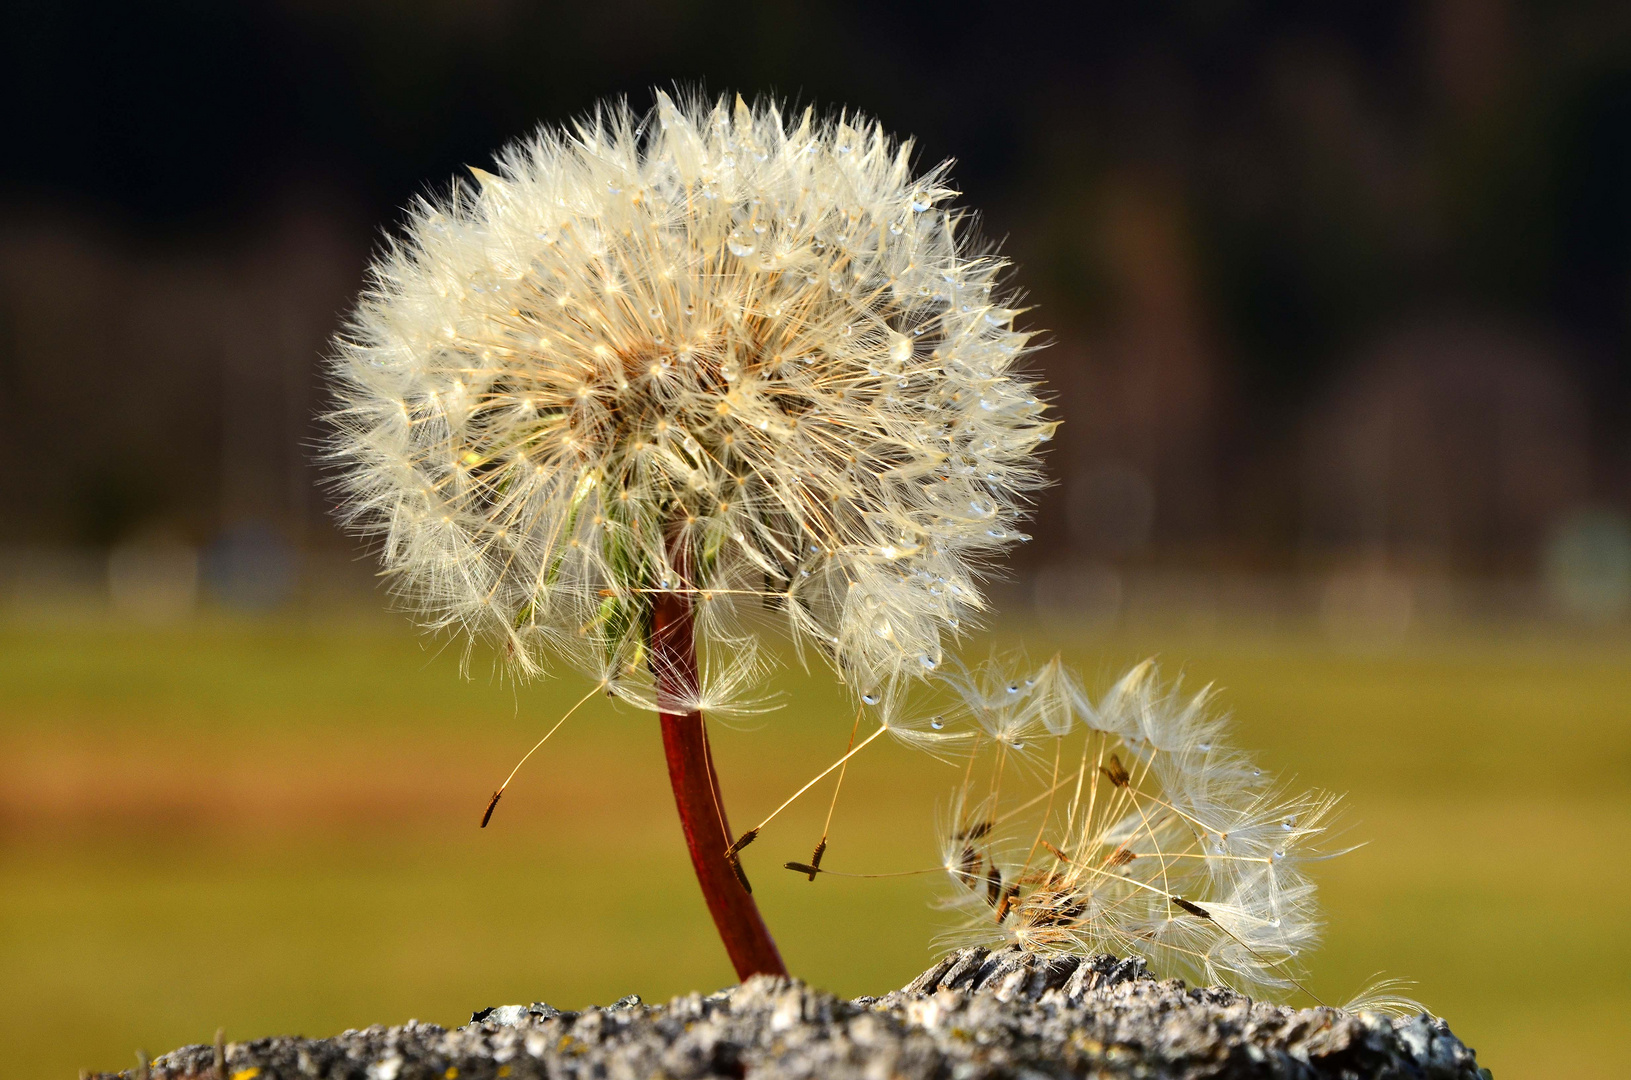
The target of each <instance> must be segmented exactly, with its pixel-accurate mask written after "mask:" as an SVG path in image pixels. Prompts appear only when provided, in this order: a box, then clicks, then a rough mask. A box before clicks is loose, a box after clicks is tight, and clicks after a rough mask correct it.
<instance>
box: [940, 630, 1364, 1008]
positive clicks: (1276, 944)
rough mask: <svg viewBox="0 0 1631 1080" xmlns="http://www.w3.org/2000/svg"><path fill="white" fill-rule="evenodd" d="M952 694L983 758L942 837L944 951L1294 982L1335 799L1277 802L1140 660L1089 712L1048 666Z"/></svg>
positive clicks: (987, 673)
mask: <svg viewBox="0 0 1631 1080" xmlns="http://www.w3.org/2000/svg"><path fill="white" fill-rule="evenodd" d="M1010 687H1012V688H1013V689H1012V690H1010ZM959 689H960V692H961V694H962V696H963V698H964V699H965V701H966V702H967V703H968V704H967V708H968V711H969V713H970V714H971V715H972V717H973V718H974V720H975V722H976V723H977V724H978V726H979V727H980V728H981V729H982V732H983V734H984V740H983V741H984V745H985V746H986V748H987V749H986V750H985V751H984V752H983V757H984V758H986V759H990V760H987V761H985V763H984V766H983V767H982V768H975V765H976V764H978V762H973V763H970V765H969V767H968V770H967V773H966V777H967V778H966V779H965V781H964V783H963V785H962V787H960V788H959V789H958V790H957V792H956V793H955V795H954V797H953V800H952V803H951V809H950V813H949V814H948V815H946V816H945V818H944V820H943V821H942V823H941V844H942V849H941V856H942V859H943V865H944V867H945V870H946V873H947V874H948V876H949V877H950V878H951V880H952V882H953V889H952V893H951V895H950V896H949V897H948V906H950V907H954V908H956V909H958V910H960V911H961V912H963V914H964V922H963V926H962V929H961V930H959V931H957V932H955V933H954V934H953V935H951V938H952V939H954V940H957V941H960V942H969V941H976V942H977V941H993V942H994V941H1004V942H1009V943H1013V944H1017V945H1019V946H1021V947H1022V948H1024V949H1026V950H1028V951H1031V952H1035V953H1038V954H1042V955H1057V954H1063V953H1080V954H1091V953H1098V952H1109V953H1113V954H1116V955H1122V956H1125V955H1128V954H1138V955H1142V956H1144V957H1146V958H1147V959H1149V960H1150V962H1151V963H1152V965H1153V966H1155V967H1156V968H1157V969H1158V970H1160V971H1162V972H1163V973H1164V974H1167V975H1179V974H1188V975H1190V976H1192V977H1197V978H1200V979H1204V980H1205V981H1207V982H1211V983H1223V984H1227V985H1232V986H1235V987H1236V988H1239V989H1259V988H1264V987H1284V986H1287V985H1292V984H1293V983H1294V982H1295V980H1296V979H1297V977H1298V974H1299V973H1300V971H1301V970H1302V968H1301V962H1300V959H1299V958H1300V956H1301V955H1302V954H1303V953H1304V952H1306V950H1307V949H1309V948H1310V947H1311V946H1312V945H1313V944H1315V943H1316V942H1317V940H1318V936H1319V930H1320V921H1319V917H1318V911H1317V909H1316V906H1315V903H1314V886H1313V883H1312V882H1311V881H1310V880H1309V878H1308V877H1307V874H1306V872H1305V868H1306V864H1307V862H1308V861H1309V859H1310V858H1316V857H1322V852H1321V851H1320V843H1321V841H1322V839H1323V838H1324V836H1325V834H1326V832H1327V830H1328V828H1329V818H1330V815H1331V811H1332V809H1333V807H1334V805H1335V800H1334V799H1333V798H1331V797H1329V796H1326V795H1323V794H1319V793H1310V794H1301V795H1296V794H1289V793H1287V792H1286V791H1284V790H1282V789H1279V788H1276V787H1274V786H1273V784H1272V782H1271V781H1270V780H1269V779H1267V778H1265V777H1264V775H1263V774H1262V772H1261V770H1258V769H1256V768H1255V767H1254V766H1253V765H1252V764H1251V761H1250V759H1249V758H1247V757H1246V756H1245V755H1243V754H1241V753H1240V752H1238V751H1236V750H1233V749H1231V748H1229V747H1227V746H1225V745H1224V743H1223V736H1224V735H1225V734H1226V732H1225V730H1224V721H1223V720H1222V719H1221V718H1220V717H1218V716H1217V715H1216V714H1215V713H1214V712H1213V711H1212V710H1211V708H1210V707H1209V699H1210V693H1209V691H1202V692H1201V693H1200V694H1198V695H1191V696H1185V695H1182V694H1180V693H1179V692H1178V690H1177V687H1176V686H1171V687H1164V686H1162V685H1161V683H1160V681H1159V679H1158V676H1157V673H1156V670H1155V667H1154V665H1153V664H1151V663H1149V662H1146V663H1143V664H1140V665H1138V666H1137V667H1136V668H1134V669H1133V670H1132V671H1131V672H1129V673H1128V675H1127V676H1126V677H1124V678H1123V679H1122V680H1121V681H1120V682H1119V683H1118V684H1117V685H1116V686H1115V688H1114V689H1112V690H1111V691H1110V693H1109V694H1107V695H1106V696H1105V697H1104V699H1102V700H1101V701H1100V702H1099V703H1098V704H1097V705H1089V704H1088V703H1087V702H1086V698H1085V695H1083V694H1082V692H1081V691H1080V689H1079V687H1078V685H1077V683H1076V680H1075V678H1074V677H1073V676H1072V675H1070V673H1069V672H1066V671H1064V670H1063V668H1062V667H1061V666H1060V665H1059V663H1058V662H1057V660H1055V661H1053V662H1051V663H1050V664H1048V665H1045V666H1044V667H1043V668H1042V669H1040V670H1039V671H1036V672H1034V673H1033V674H1031V675H1029V676H1024V677H1021V676H1017V675H1016V676H1014V677H1013V678H1012V680H1011V681H1009V680H1005V679H1003V678H1002V677H1000V676H999V674H998V672H997V669H995V668H994V667H989V666H988V667H987V668H985V669H982V670H981V672H979V673H978V675H977V677H975V678H972V679H968V680H965V681H964V682H963V683H962V684H961V685H960V687H959ZM1005 696H1006V697H1008V698H1011V699H1012V700H1011V701H1008V700H1004V697H1005ZM1061 718H1070V719H1061ZM1016 725H1029V726H1028V727H1027V732H1028V738H1029V740H1030V741H1029V742H1028V748H1029V750H1030V753H1029V754H1028V755H1023V756H1022V755H1017V754H1016V753H1015V752H1014V749H1013V745H1012V744H1013V738H1012V734H1011V733H1012V732H1013V731H1014V730H1015V727H1016ZM1038 729H1045V730H1042V731H1039V730H1038ZM1016 766H1018V767H1017V768H1016Z"/></svg>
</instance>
